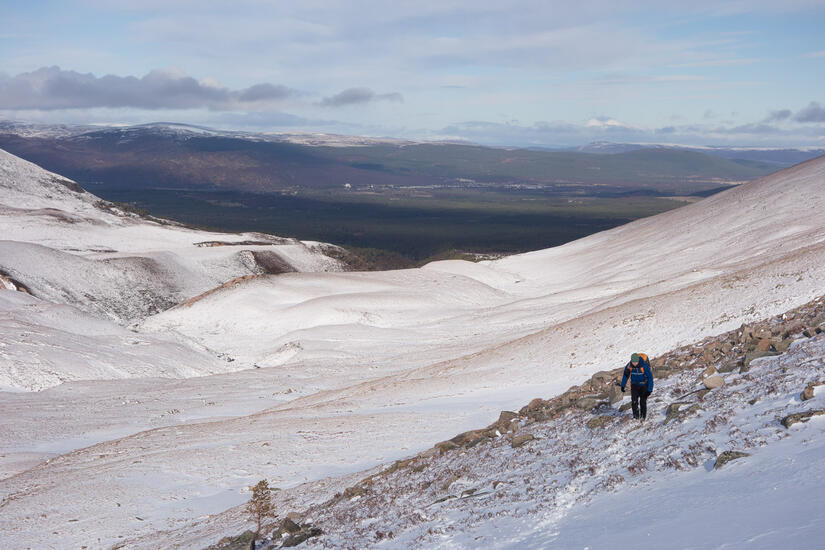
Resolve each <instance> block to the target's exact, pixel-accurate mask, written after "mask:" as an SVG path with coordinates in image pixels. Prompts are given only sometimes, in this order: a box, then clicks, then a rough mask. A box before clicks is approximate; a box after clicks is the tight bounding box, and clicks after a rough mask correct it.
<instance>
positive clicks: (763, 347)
mask: <svg viewBox="0 0 825 550" xmlns="http://www.w3.org/2000/svg"><path fill="white" fill-rule="evenodd" d="M756 349H757V350H758V351H772V350H774V349H775V348H774V347H773V343H771V341H770V340H768V339H767V338H762V339H761V340H759V342H758V343H757V344H756Z"/></svg>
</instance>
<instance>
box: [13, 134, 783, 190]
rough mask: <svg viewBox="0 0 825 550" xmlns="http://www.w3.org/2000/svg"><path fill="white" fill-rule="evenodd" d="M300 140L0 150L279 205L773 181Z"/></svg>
mask: <svg viewBox="0 0 825 550" xmlns="http://www.w3.org/2000/svg"><path fill="white" fill-rule="evenodd" d="M307 143H308V142H307V140H305V139H297V138H296V137H295V136H289V135H287V136H279V135H277V134H251V133H244V132H223V131H216V130H210V129H205V128H200V127H193V126H186V125H174V124H149V125H139V126H131V127H115V128H100V129H91V130H90V129H89V128H88V127H83V128H80V129H78V131H76V132H71V133H69V132H67V131H65V129H62V128H60V129H56V130H52V131H42V132H39V133H38V132H36V131H33V130H32V129H31V128H30V127H28V126H19V127H18V126H15V125H14V124H5V125H0V147H2V148H4V149H6V150H8V151H10V152H12V153H14V154H16V155H18V156H21V157H23V158H26V159H28V160H31V161H33V162H36V163H37V164H39V165H42V166H43V167H45V168H47V169H49V170H53V171H56V172H59V173H61V174H65V175H67V176H69V177H71V178H72V179H74V180H76V181H79V182H81V183H83V184H87V183H94V184H96V185H99V186H101V189H126V188H130V189H141V188H175V189H180V188H184V189H201V190H214V189H222V190H235V191H246V192H256V193H273V192H274V193H280V192H282V191H284V190H295V189H319V188H320V189H340V188H342V187H343V186H344V185H345V184H347V183H350V184H352V185H353V186H355V187H358V188H369V187H370V186H374V187H381V188H386V187H410V186H416V187H420V186H444V185H459V184H461V182H465V185H466V182H472V183H473V184H482V185H493V184H522V185H524V184H532V185H539V186H542V187H550V188H553V187H555V186H562V189H561V190H562V191H563V190H564V188H565V187H568V186H571V185H574V186H593V185H598V186H601V187H603V188H604V189H602V191H604V190H608V191H609V190H613V191H616V190H619V191H622V190H624V191H627V190H639V189H647V190H654V191H655V192H659V193H667V194H677V195H679V194H683V195H689V194H691V193H695V192H697V191H706V190H709V189H716V188H719V187H720V186H721V185H723V184H725V183H741V182H743V181H748V180H750V179H753V178H756V177H759V176H763V175H765V174H768V173H770V172H772V171H774V170H775V169H776V165H775V164H771V163H765V162H760V161H758V160H744V161H743V160H738V159H733V160H731V159H726V158H721V157H718V156H711V155H706V154H704V153H703V152H699V151H686V150H677V149H661V148H653V149H645V150H641V151H630V152H627V153H621V154H616V155H600V154H591V153H583V152H578V151H538V150H529V149H503V148H494V147H483V146H478V145H457V144H451V143H413V142H399V141H397V140H383V141H381V140H374V141H371V140H358V139H352V138H350V139H349V140H347V141H344V142H343V143H338V142H334V143H332V144H329V143H328V142H327V141H326V140H320V144H315V143H314V142H312V141H311V140H310V141H309V143H312V144H311V145H308V144H307Z"/></svg>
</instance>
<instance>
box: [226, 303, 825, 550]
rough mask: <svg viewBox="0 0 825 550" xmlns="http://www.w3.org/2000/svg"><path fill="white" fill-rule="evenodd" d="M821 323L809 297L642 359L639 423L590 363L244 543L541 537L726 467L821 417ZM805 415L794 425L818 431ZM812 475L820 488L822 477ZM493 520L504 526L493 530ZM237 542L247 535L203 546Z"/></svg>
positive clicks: (607, 376)
mask: <svg viewBox="0 0 825 550" xmlns="http://www.w3.org/2000/svg"><path fill="white" fill-rule="evenodd" d="M823 331H825V298H819V299H817V300H815V301H813V302H811V303H809V304H806V305H804V306H802V307H799V308H796V309H794V310H792V311H789V312H787V313H785V314H783V315H779V316H776V317H773V318H770V319H766V320H764V321H761V322H756V323H751V324H747V325H742V326H741V327H740V328H739V329H738V330H734V331H730V332H727V333H724V334H722V335H719V336H716V337H713V338H707V339H705V340H704V341H702V342H699V343H697V344H694V345H690V346H684V347H681V348H679V349H676V350H673V351H671V352H669V353H667V354H664V355H662V356H660V357H657V358H654V359H653V364H654V376H655V378H656V388H655V391H654V393H653V395H652V396H651V398H650V401H649V404H648V420H647V421H646V422H644V423H639V422H638V421H635V420H633V419H632V418H631V417H630V415H629V412H628V411H627V409H628V408H629V397H628V396H627V395H622V393H621V391H620V390H619V389H618V387H617V386H616V385H615V383H616V381H617V380H618V379H620V378H621V372H622V369H615V370H612V371H603V372H599V373H596V374H595V375H593V377H592V378H591V379H590V380H588V381H587V382H585V383H584V384H582V385H580V386H574V387H572V388H570V389H569V390H568V391H566V392H565V393H563V394H561V395H559V396H557V397H555V398H552V399H547V400H545V399H541V398H536V399H534V400H533V401H531V402H530V403H529V404H528V405H526V406H525V407H523V408H522V409H521V410H520V411H518V412H515V411H502V413H501V415H500V417H499V419H498V420H497V421H496V422H495V423H493V424H491V425H490V426H488V427H486V428H482V429H479V430H473V431H469V432H465V433H462V434H459V435H457V436H456V437H454V438H452V439H450V440H447V441H443V442H441V443H438V444H436V445H435V446H434V447H433V448H432V449H430V450H428V451H425V452H423V453H420V454H419V455H417V456H415V457H412V458H409V459H406V460H401V461H397V462H395V463H393V464H391V465H388V466H386V467H385V468H383V469H382V470H380V471H378V472H375V473H373V474H372V475H369V476H368V477H365V478H363V479H362V480H360V481H359V482H358V483H356V484H355V485H352V486H351V487H349V488H347V489H345V490H343V491H341V492H339V493H338V494H336V495H335V496H334V497H333V498H331V499H330V500H328V501H326V502H323V503H316V504H314V505H312V506H310V507H309V508H308V509H306V510H304V511H302V512H300V513H298V512H294V511H293V512H290V513H289V514H288V517H286V518H284V519H283V520H281V521H279V522H276V523H275V524H273V525H270V527H269V529H270V533H269V536H268V538H267V539H266V540H265V541H262V542H261V543H259V545H258V546H257V548H259V549H260V548H274V547H281V546H292V545H295V544H299V543H301V542H304V541H307V545H308V546H309V547H312V548H367V547H375V546H380V547H387V548H401V547H415V548H436V547H473V546H476V547H477V546H484V547H501V546H510V545H516V544H520V543H524V544H526V545H527V546H533V545H539V546H540V544H544V543H547V542H552V541H553V538H552V537H553V536H554V535H552V532H553V529H552V526H553V523H554V522H558V521H560V520H562V519H563V518H564V517H565V515H567V514H568V513H570V512H571V511H572V510H573V509H575V507H577V506H579V505H581V504H584V503H588V502H591V501H592V500H593V499H594V498H596V497H598V496H600V495H603V494H606V493H611V492H616V491H620V490H621V489H623V488H627V487H637V486H646V485H651V484H655V483H656V482H657V480H658V479H660V478H661V477H662V476H663V475H664V474H667V473H669V472H684V471H690V470H696V469H699V468H701V467H703V466H704V468H705V469H706V470H708V471H711V470H713V469H719V468H723V467H727V465H728V464H729V463H730V462H732V461H736V460H745V461H746V460H747V457H749V456H751V455H752V454H757V453H759V452H760V449H762V448H763V447H766V446H770V445H774V444H776V443H777V442H779V441H781V440H784V439H787V438H790V437H802V436H800V435H794V432H793V430H792V426H794V425H796V424H799V423H806V422H808V421H810V420H811V419H812V418H816V417H817V416H823V415H825V391H820V390H821V389H822V388H821V387H822V386H824V385H825V335H823V334H822V333H823ZM628 395H629V392H628ZM817 426H818V428H817V427H813V428H812V429H811V431H808V432H806V435H805V437H807V438H809V439H810V438H819V439H822V438H823V430H822V429H821V426H822V424H821V423H820V424H817ZM811 482H812V483H814V484H815V485H820V489H821V488H822V487H821V483H822V480H819V481H815V480H811ZM298 500H300V499H298ZM284 502H288V499H286V501H285V500H284V497H283V495H281V496H280V497H279V503H281V504H282V505H283V503H284ZM286 512H287V511H286V510H284V511H282V513H283V514H284V515H287V514H286ZM808 514H814V515H815V514H817V512H816V511H813V510H809V511H808ZM803 516H804V512H803ZM800 521H801V522H804V521H805V517H803V518H801V519H800ZM491 526H492V527H491ZM497 527H502V528H503V529H504V531H503V532H504V533H506V534H505V535H502V536H498V535H496V534H495V528H497ZM723 530H724V529H723ZM539 531H542V532H539ZM547 533H550V535H551V536H550V538H547V537H548V534H547ZM241 540H247V541H248V540H249V535H248V534H247V535H246V538H243V536H241V537H240V538H239V537H227V538H225V539H223V540H222V541H221V542H220V543H218V544H216V545H214V546H212V547H211V548H215V549H229V548H233V547H235V545H237V544H239V543H240V542H239V541H241ZM537 540H541V541H542V542H541V543H537V542H536V541H537Z"/></svg>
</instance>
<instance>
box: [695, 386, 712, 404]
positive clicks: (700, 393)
mask: <svg viewBox="0 0 825 550" xmlns="http://www.w3.org/2000/svg"><path fill="white" fill-rule="evenodd" d="M708 393H710V390H709V389H707V388H705V389H704V390H699V391H698V392H696V396H697V397H698V398H699V401H701V400H702V399H704V398H705V396H706V395H707V394H708Z"/></svg>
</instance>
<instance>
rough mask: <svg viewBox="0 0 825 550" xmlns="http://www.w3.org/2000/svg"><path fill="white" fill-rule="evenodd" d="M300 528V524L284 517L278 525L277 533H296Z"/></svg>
mask: <svg viewBox="0 0 825 550" xmlns="http://www.w3.org/2000/svg"><path fill="white" fill-rule="evenodd" d="M300 530H301V526H300V525H298V524H297V523H295V522H294V521H292V520H291V519H289V518H284V520H283V521H282V522H281V525H280V527H279V528H278V532H279V533H289V534H290V535H291V534H293V533H297V532H298V531H300Z"/></svg>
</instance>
